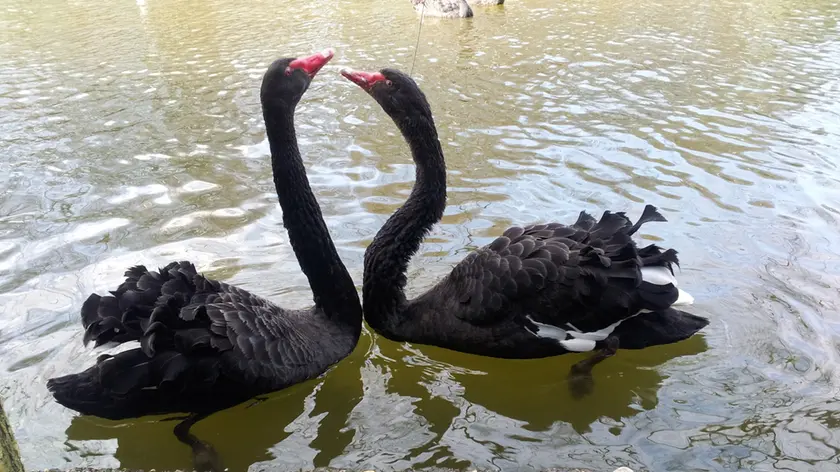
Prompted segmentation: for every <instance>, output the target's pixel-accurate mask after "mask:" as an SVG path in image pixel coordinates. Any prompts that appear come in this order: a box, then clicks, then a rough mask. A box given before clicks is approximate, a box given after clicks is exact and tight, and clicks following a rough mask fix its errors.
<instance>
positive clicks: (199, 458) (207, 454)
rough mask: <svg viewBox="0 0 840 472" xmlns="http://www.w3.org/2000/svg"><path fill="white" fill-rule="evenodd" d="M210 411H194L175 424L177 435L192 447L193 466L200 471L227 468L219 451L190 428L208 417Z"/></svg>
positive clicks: (218, 470)
mask: <svg viewBox="0 0 840 472" xmlns="http://www.w3.org/2000/svg"><path fill="white" fill-rule="evenodd" d="M208 416H209V413H193V414H192V415H190V416H189V417H187V419H185V420H184V421H182V422H180V423H178V424H177V425H176V426H175V430H174V432H175V437H176V438H178V440H179V441H181V442H182V443H184V444H186V445H187V446H189V447H190V449H192V456H193V468H194V470H196V471H198V472H223V471H224V470H225V468H224V466H223V465H222V460H221V459H220V458H219V453H218V452H216V449H214V448H213V446H212V445H211V444H210V443H208V442H206V441H202V440H200V439H198V438H197V437H196V436H195V435H194V434H192V433H190V428H191V427H192V426H193V425H194V424H196V423H197V422H199V421H201V420H203V419H204V418H206V417H208Z"/></svg>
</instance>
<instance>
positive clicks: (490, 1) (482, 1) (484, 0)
mask: <svg viewBox="0 0 840 472" xmlns="http://www.w3.org/2000/svg"><path fill="white" fill-rule="evenodd" d="M504 3H505V0H470V4H471V5H481V6H488V5H504Z"/></svg>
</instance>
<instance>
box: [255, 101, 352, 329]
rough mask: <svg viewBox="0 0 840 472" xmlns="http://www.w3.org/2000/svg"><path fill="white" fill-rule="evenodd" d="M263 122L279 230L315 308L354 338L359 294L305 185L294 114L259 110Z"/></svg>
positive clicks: (266, 109) (304, 169)
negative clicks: (284, 232)
mask: <svg viewBox="0 0 840 472" xmlns="http://www.w3.org/2000/svg"><path fill="white" fill-rule="evenodd" d="M263 118H264V119H265V128H266V134H267V135H268V143H269V146H270V147H271V167H272V171H273V174H274V186H275V188H276V189H277V198H278V199H279V200H280V207H281V208H282V209H283V225H284V226H285V227H286V230H287V231H288V233H289V242H290V243H291V245H292V250H293V251H294V252H295V256H296V257H297V260H298V263H299V264H300V268H301V270H302V271H303V273H304V274H306V277H307V279H309V286H310V288H311V289H312V293H313V295H314V298H315V305H316V306H317V307H320V308H322V309H323V310H324V313H325V314H326V315H327V316H329V317H330V318H332V319H333V320H335V321H336V322H340V323H342V324H346V325H348V327H351V328H352V329H353V330H355V331H354V333H355V335H356V336H358V335H359V334H360V333H361V328H362V312H361V303H360V302H359V294H358V293H357V292H356V286H355V284H354V283H353V279H352V278H351V277H350V274H349V272H347V268H346V267H345V266H344V263H342V262H341V259H340V258H339V257H338V252H337V251H336V249H335V245H334V244H333V241H332V238H331V237H330V233H329V231H327V226H326V224H325V223H324V217H323V215H322V214H321V207H320V206H319V205H318V201H317V200H316V199H315V195H314V194H313V193H312V189H311V187H310V186H309V180H308V179H307V177H306V168H305V167H304V165H303V160H302V159H301V156H300V151H299V150H298V145H297V137H296V135H295V126H294V110H275V109H272V108H269V107H265V108H263Z"/></svg>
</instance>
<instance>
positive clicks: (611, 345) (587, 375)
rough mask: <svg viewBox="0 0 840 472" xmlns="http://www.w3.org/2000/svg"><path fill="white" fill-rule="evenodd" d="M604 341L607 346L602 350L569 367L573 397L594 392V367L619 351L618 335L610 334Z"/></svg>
mask: <svg viewBox="0 0 840 472" xmlns="http://www.w3.org/2000/svg"><path fill="white" fill-rule="evenodd" d="M604 342H605V343H606V346H604V347H603V348H602V349H601V350H599V351H598V352H596V353H595V354H593V355H592V356H591V357H589V358H587V359H584V360H582V361H580V362H578V363H577V364H575V365H573V366H572V368H571V369H569V377H568V379H567V382H568V384H569V391H570V392H571V394H572V397H573V398H575V399H580V398H583V397H585V396H586V395H589V394H590V393H592V388H593V386H594V385H595V380H594V379H593V378H592V368H593V367H595V366H596V365H598V363H600V362H601V361H603V360H604V359H606V358H608V357H612V356H614V355H615V353H616V352H617V351H618V338H617V337H615V336H610V337H608V338H607V339H606V340H605V341H604Z"/></svg>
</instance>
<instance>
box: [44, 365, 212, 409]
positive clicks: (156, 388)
mask: <svg viewBox="0 0 840 472" xmlns="http://www.w3.org/2000/svg"><path fill="white" fill-rule="evenodd" d="M211 362H213V359H202V360H199V361H198V362H196V361H195V360H190V359H188V358H187V357H186V356H184V355H182V354H180V353H177V352H159V353H157V355H155V357H153V358H149V357H148V356H147V355H146V354H145V353H144V352H143V351H142V350H141V349H131V350H128V351H123V352H120V353H119V354H116V355H114V356H110V355H102V356H100V357H99V359H98V360H97V362H96V364H95V365H93V366H92V367H90V368H89V369H87V370H85V371H83V372H79V373H77V374H71V375H65V376H62V377H56V378H52V379H49V380H48V381H47V388H48V389H49V391H50V392H51V393H52V395H53V396H54V397H55V399H56V401H57V402H58V403H60V404H61V405H64V406H65V407H67V408H70V409H72V410H76V411H78V412H80V413H82V414H85V415H93V416H99V417H101V418H108V419H124V418H136V417H140V416H146V415H152V414H160V413H171V412H183V411H192V410H193V408H194V407H195V405H191V404H190V402H196V401H198V400H199V399H197V398H191V395H190V391H191V390H192V391H195V388H196V387H204V388H206V389H208V390H209V388H210V386H212V384H213V383H214V382H215V380H216V378H215V377H214V375H216V376H217V375H218V367H217V366H210V365H203V363H211ZM214 371H215V372H216V374H213V372H214Z"/></svg>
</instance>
